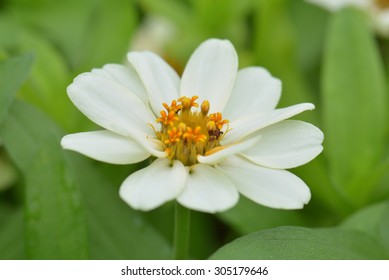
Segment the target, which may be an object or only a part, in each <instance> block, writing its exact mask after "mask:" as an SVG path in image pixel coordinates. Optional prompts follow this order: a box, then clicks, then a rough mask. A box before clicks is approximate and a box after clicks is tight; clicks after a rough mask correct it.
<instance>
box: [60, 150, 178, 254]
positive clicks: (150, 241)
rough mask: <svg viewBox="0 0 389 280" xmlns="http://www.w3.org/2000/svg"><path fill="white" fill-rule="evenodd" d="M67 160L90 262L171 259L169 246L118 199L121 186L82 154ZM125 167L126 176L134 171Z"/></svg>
mask: <svg viewBox="0 0 389 280" xmlns="http://www.w3.org/2000/svg"><path fill="white" fill-rule="evenodd" d="M68 153H69V154H70V153H72V154H73V152H68ZM70 159H71V162H72V168H73V169H74V170H75V172H76V173H77V174H76V175H77V177H78V180H79V182H80V185H81V190H82V194H83V199H84V201H85V207H86V216H87V222H88V227H89V240H90V253H91V258H92V259H169V258H171V256H172V252H171V245H170V244H169V243H168V242H167V241H166V240H165V239H164V238H163V237H162V235H161V234H160V233H159V232H157V231H156V230H155V229H154V228H153V227H152V226H151V225H150V224H149V223H148V222H147V221H146V220H145V219H143V218H142V213H140V212H137V211H135V210H132V209H131V208H130V207H129V206H128V205H127V204H125V203H124V202H123V201H122V200H121V199H120V198H119V186H120V183H117V182H116V180H115V182H112V180H109V179H108V177H109V175H108V174H106V173H105V172H104V171H103V170H102V169H101V168H99V166H98V165H96V163H95V162H93V161H91V160H88V159H86V158H85V157H84V156H82V155H77V154H73V155H72V157H71V158H70ZM116 168H119V167H118V166H116ZM124 168H127V169H128V171H127V175H129V174H130V173H131V172H133V171H134V166H129V167H124ZM112 169H113V168H112ZM112 169H111V170H112ZM119 169H120V168H119ZM119 176H121V175H119ZM123 180H124V178H123ZM121 181H122V180H121ZM171 219H173V217H171Z"/></svg>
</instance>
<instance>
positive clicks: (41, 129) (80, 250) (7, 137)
mask: <svg viewBox="0 0 389 280" xmlns="http://www.w3.org/2000/svg"><path fill="white" fill-rule="evenodd" d="M26 128H28V129H26ZM29 132H30V133H29ZM0 133H1V136H2V137H3V140H4V144H5V147H6V149H7V151H8V153H9V154H10V157H11V158H12V159H13V160H14V162H15V163H16V164H17V166H18V167H19V168H20V169H21V170H22V172H23V174H24V175H25V207H24V209H25V210H24V211H25V236H26V255H27V258H29V259H85V258H87V257H88V243H87V231H86V226H85V219H84V213H83V205H82V200H81V194H80V191H79V188H78V185H77V184H76V182H75V180H74V178H73V175H72V172H71V170H70V168H69V165H68V162H67V161H66V159H65V157H64V155H63V151H62V148H61V147H60V145H59V141H60V138H59V137H58V130H57V129H56V127H55V126H54V124H52V123H51V122H50V121H48V120H46V119H45V117H44V116H43V115H41V114H40V113H39V112H37V111H35V110H34V109H33V108H32V107H29V106H28V105H27V104H24V103H21V102H14V105H13V106H12V108H11V109H10V112H9V115H8V117H7V119H6V120H5V121H4V125H3V126H2V128H1V130H0ZM21 147H22V148H21ZM20 150H23V151H25V154H24V153H22V152H20Z"/></svg>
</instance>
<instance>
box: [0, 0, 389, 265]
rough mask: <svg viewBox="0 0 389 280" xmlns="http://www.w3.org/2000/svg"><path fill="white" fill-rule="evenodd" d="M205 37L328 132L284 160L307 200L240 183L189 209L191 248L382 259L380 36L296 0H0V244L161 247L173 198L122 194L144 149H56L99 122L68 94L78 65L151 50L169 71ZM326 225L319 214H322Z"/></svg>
mask: <svg viewBox="0 0 389 280" xmlns="http://www.w3.org/2000/svg"><path fill="white" fill-rule="evenodd" d="M210 37H217V38H226V39H229V40H230V41H231V42H232V43H233V44H234V46H235V48H236V50H237V52H238V55H239V63H240V68H243V67H246V66H253V65H257V66H263V67H265V68H267V69H268V70H269V71H270V72H271V73H272V75H273V76H275V77H278V78H279V79H281V81H282V83H283V92H282V99H281V102H280V104H279V106H278V107H284V106H289V105H293V104H296V103H300V102H312V103H314V104H315V105H316V110H314V111H313V112H307V113H304V114H302V115H301V116H298V117H297V118H298V119H302V120H306V121H309V122H311V123H313V124H315V125H316V126H318V127H319V128H320V129H322V130H323V131H324V133H325V141H324V151H323V153H322V154H321V155H320V156H319V157H318V158H316V159H315V160H314V161H312V162H310V163H308V164H307V165H305V166H303V167H299V168H296V169H293V170H292V172H294V173H295V174H297V175H298V176H300V177H301V178H302V179H303V180H304V181H305V182H306V183H307V184H308V186H309V187H310V189H311V192H312V200H311V202H310V203H309V204H308V205H307V206H306V207H305V208H304V209H303V210H296V211H285V210H275V209H270V208H266V207H262V206H260V205H257V204H255V203H253V202H251V201H249V200H248V199H246V198H244V197H241V198H240V201H239V203H238V205H237V206H236V207H234V208H233V209H231V210H229V211H226V212H223V213H220V214H217V215H209V214H204V213H198V212H192V216H191V218H192V219H191V241H190V258H193V259H206V258H208V257H209V256H211V255H212V254H213V253H214V252H215V251H217V249H218V248H220V247H221V246H223V245H225V244H228V243H229V242H231V241H233V240H234V239H236V238H238V237H242V236H244V237H243V238H240V239H238V240H236V241H234V242H232V243H230V244H229V245H227V246H226V247H224V248H223V249H221V250H220V251H218V252H217V253H216V254H214V255H213V258H265V259H289V258H292V259H354V258H355V259H388V258H389V219H388V217H389V157H388V156H389V153H388V152H389V151H388V143H389V142H388V128H389V124H388V108H389V107H388V106H389V103H388V95H389V92H388V86H387V83H388V79H389V74H388V69H387V66H388V59H389V43H388V42H389V41H388V39H385V38H380V37H377V36H376V35H375V34H374V31H373V30H372V29H371V28H370V23H369V19H368V18H367V17H366V15H365V14H364V13H363V12H362V11H358V10H356V9H344V10H342V11H340V12H338V13H336V14H330V13H328V12H327V11H324V10H322V9H321V8H319V7H316V6H313V5H310V4H308V3H306V2H305V1H302V0H290V1H288V0H272V1H270V0H239V1H233V0H181V1H180V0H163V1H160V0H139V1H135V0H134V1H130V0H111V1H103V0H77V1H76V0H68V1H50V0H36V1H29V0H0V139H1V140H0V143H1V144H0V145H1V146H0V259H169V258H171V256H172V235H173V227H174V225H173V214H174V213H173V212H174V211H173V210H174V203H168V204H166V205H164V206H163V207H161V208H159V209H157V210H154V211H151V212H147V213H144V212H138V211H134V210H132V209H131V208H130V207H128V206H127V205H126V204H125V203H124V202H123V201H121V200H120V198H119V195H118V190H119V186H120V184H121V182H122V181H123V180H124V179H125V178H126V177H127V176H128V175H129V174H130V173H131V172H133V171H135V170H137V169H139V168H141V167H143V166H145V165H147V164H148V162H147V161H146V162H143V163H140V164H137V165H130V166H114V165H108V164H104V163H100V162H96V161H93V160H91V159H89V158H86V157H84V156H82V155H79V154H76V153H73V152H69V151H63V150H62V149H61V147H60V144H59V143H60V139H61V137H62V136H63V135H65V134H68V133H73V132H81V131H89V130H93V129H96V127H95V125H94V124H93V123H92V122H91V121H89V120H88V119H86V118H85V117H84V116H83V115H82V114H81V113H80V112H79V111H78V110H77V109H76V108H75V107H74V106H73V105H72V103H71V102H70V100H69V99H68V97H67V94H66V87H67V85H69V84H70V83H71V82H72V80H73V78H74V77H76V76H77V75H78V74H80V73H82V72H86V71H90V70H91V69H92V68H98V67H102V66H103V65H104V64H106V63H125V57H126V53H127V52H128V51H131V50H141V49H150V50H153V51H155V52H158V53H159V55H161V56H162V57H163V58H164V59H166V60H167V61H168V62H169V63H170V64H171V65H172V66H173V67H174V68H175V69H176V70H177V71H178V72H179V73H180V72H182V70H183V68H184V67H185V63H186V61H187V60H188V58H189V56H190V54H191V53H192V52H193V51H194V49H195V48H196V47H197V46H198V45H199V44H200V43H201V42H202V41H204V40H205V39H207V38H210ZM323 228H325V229H323Z"/></svg>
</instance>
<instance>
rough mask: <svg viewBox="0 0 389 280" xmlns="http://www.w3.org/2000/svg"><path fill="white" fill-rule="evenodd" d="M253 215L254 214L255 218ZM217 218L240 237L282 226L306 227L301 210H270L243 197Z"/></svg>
mask: <svg viewBox="0 0 389 280" xmlns="http://www.w3.org/2000/svg"><path fill="white" fill-rule="evenodd" d="M253 213H255V217H254V216H253ZM218 216H219V217H220V218H221V219H222V220H223V221H224V222H225V223H226V224H228V225H229V226H230V227H232V228H233V229H234V230H236V231H237V232H238V233H239V234H241V235H245V234H248V233H251V232H255V231H258V230H262V229H267V228H271V227H277V226H282V225H294V226H303V225H304V226H305V225H306V221H305V220H304V217H303V215H302V211H301V210H296V211H285V210H280V209H271V208H268V207H265V206H261V205H259V204H256V203H255V202H252V201H251V200H249V199H247V198H245V197H244V196H241V197H240V198H239V202H238V204H237V205H236V206H235V207H233V208H232V209H230V210H228V211H225V212H222V213H220V214H218Z"/></svg>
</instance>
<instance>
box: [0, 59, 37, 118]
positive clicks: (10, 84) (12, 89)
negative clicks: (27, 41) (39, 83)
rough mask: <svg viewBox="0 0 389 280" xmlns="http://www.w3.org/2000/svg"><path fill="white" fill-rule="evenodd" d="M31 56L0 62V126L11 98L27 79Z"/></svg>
mask: <svg viewBox="0 0 389 280" xmlns="http://www.w3.org/2000/svg"><path fill="white" fill-rule="evenodd" d="M32 61H33V56H32V55H31V54H27V55H23V56H18V57H13V58H9V59H7V60H5V61H2V62H0V124H1V123H2V122H3V119H4V118H5V116H6V114H7V111H8V109H9V107H10V105H11V102H12V100H13V97H14V96H15V94H16V92H17V90H18V89H19V88H20V87H21V85H22V84H23V82H24V81H25V80H26V79H27V76H28V74H29V73H30V69H31V66H32Z"/></svg>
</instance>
